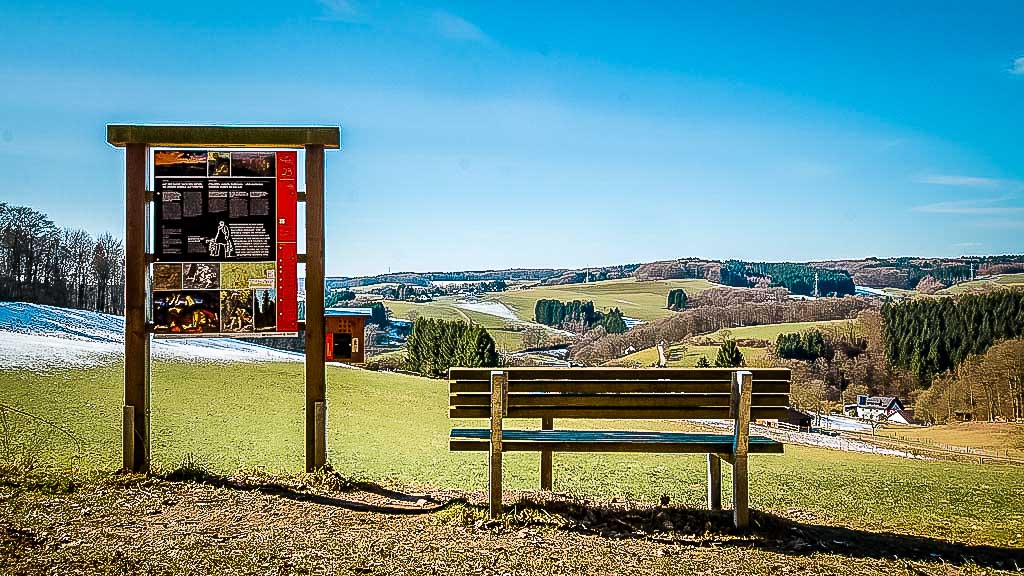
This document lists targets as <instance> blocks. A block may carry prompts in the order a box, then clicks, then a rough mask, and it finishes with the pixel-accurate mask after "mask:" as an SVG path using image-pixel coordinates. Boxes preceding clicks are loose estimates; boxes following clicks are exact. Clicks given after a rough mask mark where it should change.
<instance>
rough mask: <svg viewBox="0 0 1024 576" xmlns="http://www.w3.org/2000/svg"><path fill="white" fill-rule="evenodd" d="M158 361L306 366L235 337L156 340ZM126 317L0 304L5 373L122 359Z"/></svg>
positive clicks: (1, 363) (290, 354) (294, 355)
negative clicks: (285, 363)
mask: <svg viewBox="0 0 1024 576" xmlns="http://www.w3.org/2000/svg"><path fill="white" fill-rule="evenodd" d="M151 350H152V354H153V358H155V359H159V360H164V361H178V362H195V361H203V362H216V363H227V362H301V361H302V360H303V356H302V355H301V354H297V353H294V352H285V351H283V350H276V349H274V348H268V347H266V346H261V345H259V344H253V343H250V342H242V341H240V340H234V339H230V338H224V339H221V338H217V339H210V338H191V339H184V340H156V339H154V340H153V341H152V344H151ZM123 351H124V318H122V317H121V316H112V315H110V314H100V313H98V312H88V311H85V310H70V309H67V308H57V307H54V306H42V305H38V304H25V303H22V302H0V370H15V369H37V370H45V369H49V368H61V367H70V368H83V367H88V366H97V365H102V364H108V363H113V362H118V361H120V359H121V357H122V354H123Z"/></svg>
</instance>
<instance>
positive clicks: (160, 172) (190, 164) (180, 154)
mask: <svg viewBox="0 0 1024 576" xmlns="http://www.w3.org/2000/svg"><path fill="white" fill-rule="evenodd" d="M206 162H207V154H206V151H205V150H157V151H156V152H154V153H153V175H154V176H156V177H160V176H206Z"/></svg>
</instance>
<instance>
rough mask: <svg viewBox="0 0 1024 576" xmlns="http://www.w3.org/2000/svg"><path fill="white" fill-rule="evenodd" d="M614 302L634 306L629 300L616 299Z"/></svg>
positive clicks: (634, 303)
mask: <svg viewBox="0 0 1024 576" xmlns="http://www.w3.org/2000/svg"><path fill="white" fill-rule="evenodd" d="M615 301H616V302H618V303H619V304H629V305H630V306H636V302H630V301H629V300H619V299H616V300H615Z"/></svg>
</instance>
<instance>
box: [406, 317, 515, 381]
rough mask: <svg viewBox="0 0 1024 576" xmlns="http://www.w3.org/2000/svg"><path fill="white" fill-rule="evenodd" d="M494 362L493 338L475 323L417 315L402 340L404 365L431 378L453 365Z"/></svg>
mask: <svg viewBox="0 0 1024 576" xmlns="http://www.w3.org/2000/svg"><path fill="white" fill-rule="evenodd" d="M498 361H499V357H498V353H497V350H496V347H495V344H494V339H493V338H491V335H490V334H488V333H487V330H485V329H484V328H483V327H482V326H480V325H478V324H467V323H465V322H460V321H448V320H440V319H433V318H430V319H428V318H422V317H421V318H417V319H416V321H415V322H413V327H412V333H411V334H410V335H409V340H408V342H407V343H406V367H407V368H408V369H409V370H411V371H413V372H419V373H420V374H423V375H425V376H430V377H433V378H440V377H444V376H445V375H446V374H447V372H448V369H449V368H451V367H453V366H464V367H494V366H497V365H498Z"/></svg>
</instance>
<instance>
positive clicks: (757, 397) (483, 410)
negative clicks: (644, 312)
mask: <svg viewBox="0 0 1024 576" xmlns="http://www.w3.org/2000/svg"><path fill="white" fill-rule="evenodd" d="M739 370H743V371H747V372H750V373H751V374H752V383H753V386H752V390H751V392H752V396H751V402H750V416H749V418H751V419H755V420H761V419H772V418H775V419H785V418H786V416H787V409H786V407H787V406H788V405H789V384H790V372H789V369H788V368H736V369H733V368H494V369H492V368H452V369H451V370H450V371H449V373H448V378H449V380H450V389H449V391H450V394H449V398H450V399H449V408H450V410H449V415H450V416H451V417H452V418H489V417H490V416H491V373H492V371H501V372H503V373H504V374H505V375H506V376H507V381H508V386H507V391H506V399H505V401H504V402H503V404H504V406H505V414H504V417H505V418H616V419H644V420H654V419H694V418H722V419H735V418H736V416H735V414H734V413H732V410H731V408H730V406H731V404H732V402H733V398H734V396H733V374H734V373H736V372H737V371H739Z"/></svg>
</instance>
